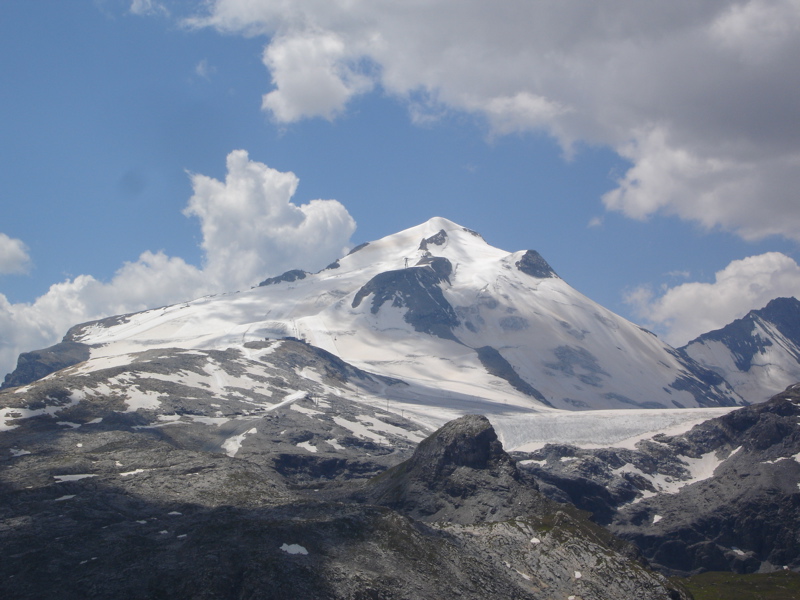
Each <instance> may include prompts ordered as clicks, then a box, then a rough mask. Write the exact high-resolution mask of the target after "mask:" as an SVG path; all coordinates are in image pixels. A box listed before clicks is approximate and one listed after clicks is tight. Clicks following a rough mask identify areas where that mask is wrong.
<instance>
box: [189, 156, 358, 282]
mask: <svg viewBox="0 0 800 600" xmlns="http://www.w3.org/2000/svg"><path fill="white" fill-rule="evenodd" d="M227 167H228V174H227V176H226V178H225V181H224V182H222V181H218V180H216V179H213V178H211V177H206V176H205V175H196V174H195V175H192V187H193V188H194V195H193V196H192V198H191V199H190V200H189V204H188V206H187V207H186V209H185V211H184V212H185V214H187V215H192V216H196V217H198V218H199V219H200V226H201V229H202V232H203V243H202V247H203V250H204V251H205V256H206V260H205V264H204V268H203V270H204V273H205V274H206V275H207V276H208V277H209V278H210V279H211V280H212V281H214V282H215V284H216V285H217V286H218V287H221V288H223V289H236V288H238V287H242V286H250V285H253V284H254V283H258V281H260V279H259V278H263V277H264V276H265V275H266V274H274V273H276V272H277V273H280V272H283V271H286V270H288V269H291V268H299V267H302V268H305V269H308V270H317V269H320V268H322V267H324V266H326V265H327V264H328V263H330V262H331V260H332V259H333V258H338V257H339V256H341V255H342V254H343V253H345V252H346V249H347V244H348V242H349V240H350V236H351V235H352V234H353V232H354V231H355V227H356V224H355V221H354V220H353V218H352V217H351V216H350V214H349V213H348V212H347V209H345V207H344V206H342V204H340V203H339V202H337V201H335V200H313V201H311V202H309V203H308V204H303V205H301V206H297V205H295V204H292V203H291V198H292V196H293V195H294V193H295V190H296V189H297V184H298V183H299V180H298V178H297V177H296V176H295V174H294V173H291V172H288V173H282V172H280V171H276V170H275V169H271V168H269V167H268V166H267V165H265V164H263V163H259V162H255V161H251V160H250V159H249V157H248V155H247V152H245V151H244V150H236V151H234V152H231V153H230V154H229V155H228V160H227Z"/></svg>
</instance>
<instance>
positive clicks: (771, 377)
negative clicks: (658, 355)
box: [680, 298, 800, 402]
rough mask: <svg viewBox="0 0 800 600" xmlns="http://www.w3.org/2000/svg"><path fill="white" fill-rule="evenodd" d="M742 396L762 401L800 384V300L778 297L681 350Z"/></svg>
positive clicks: (695, 340)
mask: <svg viewBox="0 0 800 600" xmlns="http://www.w3.org/2000/svg"><path fill="white" fill-rule="evenodd" d="M680 351H681V353H682V354H683V355H684V356H687V357H689V358H692V359H694V360H695V361H697V362H698V363H700V364H701V365H703V366H704V367H706V368H707V369H709V370H712V371H714V372H715V373H718V374H719V375H720V376H721V377H723V378H724V379H725V381H727V382H728V383H729V384H730V385H731V386H732V387H733V389H734V390H735V391H736V392H737V393H738V394H739V395H740V396H742V397H743V398H747V399H748V400H749V401H751V402H761V401H763V400H766V399H767V398H769V397H770V396H772V395H774V394H777V393H778V392H780V391H782V390H783V389H785V388H786V387H787V386H789V385H791V384H794V383H796V382H798V381H800V301H798V300H797V299H796V298H776V299H774V300H772V301H771V302H770V303H769V304H767V305H766V306H765V307H764V308H762V309H760V310H751V311H750V312H749V313H747V315H745V316H744V317H742V318H741V319H736V320H735V321H733V322H732V323H730V324H728V325H726V326H725V327H723V328H722V329H717V330H715V331H711V332H709V333H704V334H703V335H701V336H700V337H698V338H696V339H694V340H692V341H691V342H689V343H688V344H687V345H686V346H684V347H683V348H681V349H680Z"/></svg>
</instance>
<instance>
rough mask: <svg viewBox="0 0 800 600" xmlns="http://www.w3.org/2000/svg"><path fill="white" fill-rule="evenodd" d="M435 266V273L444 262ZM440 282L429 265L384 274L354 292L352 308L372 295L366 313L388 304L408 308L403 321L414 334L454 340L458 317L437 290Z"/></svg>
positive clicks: (439, 290) (374, 311)
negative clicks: (419, 333) (370, 303)
mask: <svg viewBox="0 0 800 600" xmlns="http://www.w3.org/2000/svg"><path fill="white" fill-rule="evenodd" d="M448 263H449V261H448ZM435 264H436V265H438V266H439V267H438V268H439V271H442V269H443V268H445V267H444V263H435ZM443 280H444V278H443V277H442V275H440V274H439V273H438V272H437V271H436V270H435V269H434V267H433V266H424V267H411V268H408V269H400V270H397V271H386V272H384V273H380V274H378V275H376V276H375V277H373V278H372V279H370V280H369V281H368V282H367V283H366V285H364V287H362V288H361V289H360V290H358V292H357V293H356V295H355V298H353V304H352V306H353V308H356V307H358V306H359V305H360V304H361V302H362V301H363V300H364V298H366V297H367V296H369V295H370V294H372V295H373V297H372V307H371V309H370V310H371V311H372V313H373V314H375V313H377V312H378V311H379V310H380V308H381V306H383V305H384V304H385V303H386V302H390V301H391V305H392V306H394V307H398V308H400V307H405V308H407V309H408V310H407V311H406V313H405V315H404V317H403V318H404V319H405V321H406V322H407V323H409V324H410V325H411V326H413V327H414V329H415V330H416V331H419V332H421V333H427V334H429V335H435V336H438V337H441V338H444V339H450V340H456V338H455V336H454V335H453V331H452V329H453V327H457V326H458V324H459V321H458V316H457V315H456V311H455V309H454V308H453V307H452V306H451V305H450V303H449V302H448V301H447V299H446V298H445V297H444V294H443V293H442V290H441V288H440V287H439V284H440V283H441V282H442V281H443ZM456 341H457V340H456Z"/></svg>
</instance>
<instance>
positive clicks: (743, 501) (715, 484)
mask: <svg viewBox="0 0 800 600" xmlns="http://www.w3.org/2000/svg"><path fill="white" fill-rule="evenodd" d="M518 458H520V459H521V465H522V467H521V468H522V469H523V470H525V471H527V472H528V473H529V474H530V475H532V476H534V477H536V478H537V479H538V480H539V482H540V489H541V490H542V492H544V493H546V494H547V495H548V496H550V497H552V498H555V499H558V500H560V501H563V502H570V503H574V504H576V505H577V506H579V507H581V508H583V509H585V510H588V511H591V512H592V513H593V515H594V519H595V521H597V522H599V523H602V524H604V525H606V526H608V528H609V529H610V530H611V531H612V532H614V533H615V534H616V535H618V536H621V537H623V538H625V539H628V540H631V541H633V542H635V543H636V545H637V546H638V547H639V548H640V549H641V550H642V552H643V553H644V555H645V556H646V557H647V559H648V560H649V561H650V562H651V564H653V565H654V566H655V567H657V568H659V569H660V570H662V571H663V572H667V573H673V574H680V575H686V574H692V573H697V572H701V571H709V570H710V571H726V570H731V571H736V572H740V573H750V572H755V571H772V570H776V569H783V568H790V569H793V570H797V569H798V568H800V545H798V539H800V384H798V385H793V386H790V387H789V388H788V389H787V390H785V391H784V392H782V393H780V394H778V395H776V396H775V397H773V398H772V399H771V400H769V401H768V402H765V403H762V404H757V405H753V406H749V407H745V408H741V409H738V410H735V411H733V412H730V413H729V414H727V415H725V416H723V417H719V418H716V419H711V420H709V421H706V422H704V423H701V424H699V425H697V426H695V427H694V428H692V429H691V430H690V431H688V432H687V433H685V434H681V435H674V436H667V435H663V434H659V435H656V436H654V437H653V438H652V439H649V440H644V441H641V442H639V443H638V444H637V446H636V448H635V449H624V448H606V449H596V450H587V449H579V448H575V447H570V446H566V445H555V444H553V445H548V446H545V447H544V448H543V449H541V450H538V451H536V452H533V453H529V454H525V455H520V456H519V457H518Z"/></svg>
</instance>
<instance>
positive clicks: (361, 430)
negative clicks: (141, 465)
mask: <svg viewBox="0 0 800 600" xmlns="http://www.w3.org/2000/svg"><path fill="white" fill-rule="evenodd" d="M333 422H334V423H336V424H337V425H338V426H339V427H344V428H345V429H349V430H350V431H352V432H353V434H355V435H356V436H358V437H362V438H367V439H369V440H372V441H374V442H377V443H378V444H388V443H389V440H387V439H386V438H385V437H383V436H382V435H379V434H377V433H375V432H373V431H370V430H369V429H367V427H366V425H364V424H363V423H359V422H354V421H348V420H347V419H345V418H344V417H333Z"/></svg>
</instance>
